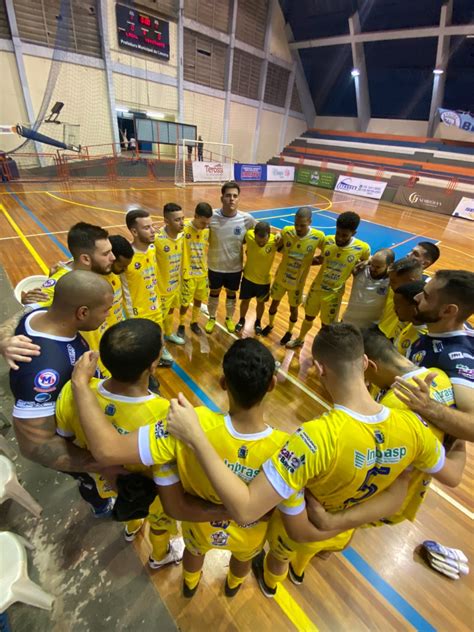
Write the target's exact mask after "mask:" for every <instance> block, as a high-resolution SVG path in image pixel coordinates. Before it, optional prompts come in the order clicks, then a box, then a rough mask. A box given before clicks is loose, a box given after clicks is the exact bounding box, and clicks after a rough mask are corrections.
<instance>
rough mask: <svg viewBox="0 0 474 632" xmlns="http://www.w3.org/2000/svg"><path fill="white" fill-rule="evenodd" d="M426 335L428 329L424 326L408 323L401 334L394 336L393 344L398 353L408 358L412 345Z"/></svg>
mask: <svg viewBox="0 0 474 632" xmlns="http://www.w3.org/2000/svg"><path fill="white" fill-rule="evenodd" d="M427 333H428V327H427V326H426V325H413V323H408V324H407V325H405V327H404V328H403V329H402V330H401V332H400V333H399V334H398V335H396V336H395V338H394V341H393V344H394V345H395V347H396V348H397V351H398V353H401V354H402V355H403V356H406V357H408V355H409V353H410V349H411V346H412V344H413V343H414V342H415V341H416V340H418V338H419V337H420V336H422V335H423V334H427Z"/></svg>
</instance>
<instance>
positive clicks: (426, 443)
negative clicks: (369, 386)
mask: <svg viewBox="0 0 474 632" xmlns="http://www.w3.org/2000/svg"><path fill="white" fill-rule="evenodd" d="M444 460H445V451H444V448H443V446H442V444H441V443H440V441H439V440H438V439H436V437H435V436H434V434H433V433H432V432H431V430H430V429H429V428H428V426H427V424H425V422H424V421H423V420H422V419H420V417H418V416H417V415H415V413H412V412H411V411H408V410H391V409H389V408H386V407H385V406H384V407H382V408H381V411H380V412H379V413H378V414H376V415H372V416H369V417H368V416H364V415H360V414H359V413H357V412H355V411H352V410H349V409H347V408H344V407H343V406H335V407H334V408H333V409H332V410H331V411H329V412H327V413H325V414H324V415H322V417H320V418H319V419H315V420H313V421H309V422H307V423H305V424H303V425H302V426H301V427H300V428H298V430H297V431H296V432H295V433H294V434H293V435H292V436H291V437H290V439H289V441H288V442H287V443H286V445H285V446H283V448H282V449H281V450H280V451H279V452H277V453H276V454H274V455H273V456H272V458H271V459H269V460H268V461H266V462H265V463H264V464H263V470H264V472H265V474H266V476H267V478H268V480H269V482H270V483H271V485H272V486H273V488H274V489H275V490H276V491H277V492H278V494H279V495H280V496H282V497H283V498H286V499H289V500H288V501H287V503H285V502H283V506H285V505H286V504H288V505H290V506H291V504H292V503H293V504H294V502H295V501H294V500H293V501H292V498H294V493H295V492H298V491H299V490H302V489H303V487H306V488H307V489H309V491H310V492H311V493H312V494H313V496H314V497H315V498H317V499H318V500H319V502H320V503H322V505H323V506H324V507H325V508H326V510H328V511H330V512H336V511H341V510H343V509H345V508H347V507H349V506H350V505H351V504H353V503H358V502H360V501H362V500H365V499H367V498H369V497H370V496H372V495H374V494H377V493H379V492H381V491H383V490H384V489H386V488H387V487H389V485H390V484H391V483H393V481H394V480H395V479H396V478H397V477H398V476H399V474H401V473H402V472H403V471H404V470H405V469H406V468H407V467H408V466H409V465H413V466H414V467H416V468H417V469H419V470H422V471H425V472H428V473H434V472H438V471H439V470H440V469H442V467H443V465H444Z"/></svg>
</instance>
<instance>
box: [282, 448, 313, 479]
mask: <svg viewBox="0 0 474 632" xmlns="http://www.w3.org/2000/svg"><path fill="white" fill-rule="evenodd" d="M278 460H279V461H280V463H281V464H282V465H283V467H284V468H285V470H288V472H290V474H294V473H295V472H296V470H297V469H298V468H300V467H301V466H302V465H304V464H305V462H306V457H305V455H304V454H302V455H301V456H296V454H295V453H294V452H292V451H291V450H288V448H287V447H286V446H284V447H283V448H282V449H281V450H280V454H279V455H278Z"/></svg>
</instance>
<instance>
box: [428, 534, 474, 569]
mask: <svg viewBox="0 0 474 632" xmlns="http://www.w3.org/2000/svg"><path fill="white" fill-rule="evenodd" d="M423 548H424V549H426V551H427V552H428V553H430V554H433V555H434V554H436V555H440V556H441V557H443V558H446V559H451V560H457V561H458V562H463V563H464V564H467V563H468V561H469V560H468V559H467V557H466V556H465V555H464V553H463V552H462V551H461V550H460V549H451V548H449V547H448V546H443V545H442V544H439V542H435V541H434V540H425V541H424V542H423Z"/></svg>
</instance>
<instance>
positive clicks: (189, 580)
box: [183, 568, 202, 590]
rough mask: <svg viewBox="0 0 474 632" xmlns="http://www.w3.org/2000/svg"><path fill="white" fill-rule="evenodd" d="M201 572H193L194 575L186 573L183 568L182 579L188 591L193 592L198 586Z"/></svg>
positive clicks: (189, 572)
mask: <svg viewBox="0 0 474 632" xmlns="http://www.w3.org/2000/svg"><path fill="white" fill-rule="evenodd" d="M201 575H202V571H195V572H194V573H193V572H191V571H187V570H186V569H185V568H183V579H184V583H185V584H186V586H187V587H188V588H189V590H193V589H194V588H196V586H197V585H198V584H199V581H200V579H201Z"/></svg>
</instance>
